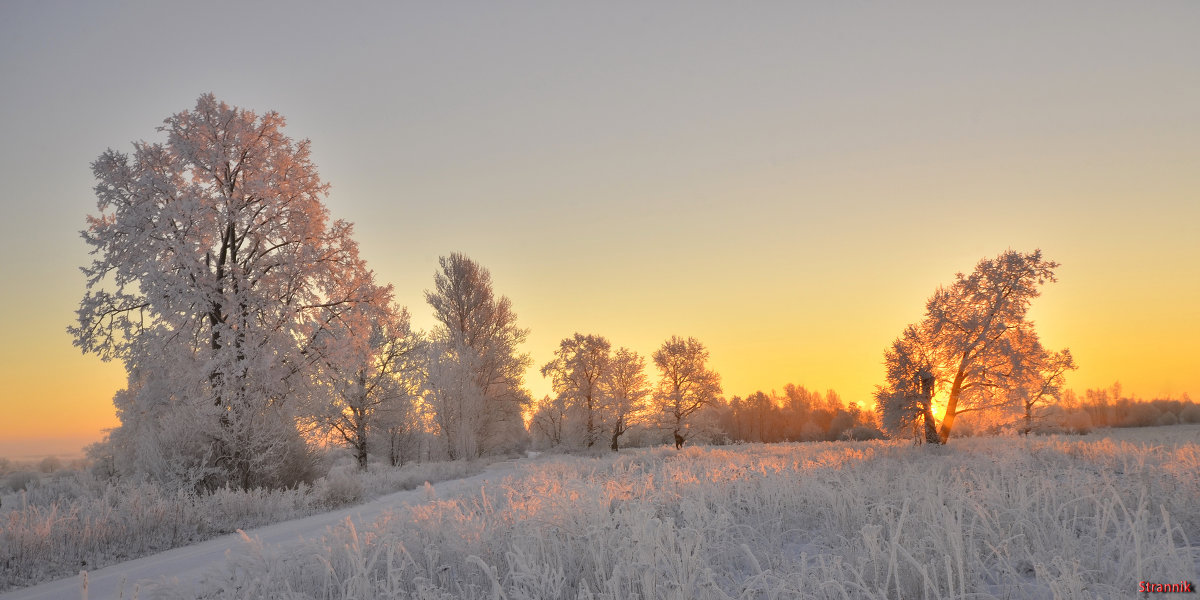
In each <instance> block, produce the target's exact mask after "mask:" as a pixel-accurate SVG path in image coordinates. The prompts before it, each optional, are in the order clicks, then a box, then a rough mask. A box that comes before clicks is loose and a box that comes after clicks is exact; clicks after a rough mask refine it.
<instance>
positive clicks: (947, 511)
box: [156, 428, 1200, 600]
mask: <svg viewBox="0 0 1200 600" xmlns="http://www.w3.org/2000/svg"><path fill="white" fill-rule="evenodd" d="M1192 431H1193V434H1192V437H1191V439H1192V440H1194V439H1195V437H1194V428H1193V429H1192ZM1147 433H1148V434H1149V435H1147V436H1146V437H1147V439H1152V438H1153V432H1151V431H1147ZM518 469H519V470H518V474H517V475H515V476H512V477H510V478H508V479H506V480H505V481H504V482H503V483H502V484H497V485H492V486H487V487H484V488H481V489H480V490H479V491H478V493H477V494H474V495H471V496H469V497H461V498H446V499H439V498H436V489H432V490H431V496H433V497H432V499H431V501H429V502H427V503H425V504H421V505H417V506H413V507H411V508H403V509H398V510H397V511H396V512H394V513H392V514H390V515H389V516H387V517H385V518H383V519H381V520H380V521H378V522H376V523H375V524H374V525H373V526H371V527H370V528H369V529H364V530H356V529H355V528H353V527H352V526H342V527H339V528H336V529H333V530H330V531H329V532H328V533H327V535H325V536H324V537H323V538H322V539H318V540H310V541H308V542H305V543H303V544H301V545H299V546H296V547H287V548H276V547H264V546H263V545H262V544H259V543H257V542H256V541H255V540H253V539H250V538H247V543H246V544H245V546H244V548H243V549H242V550H241V552H238V553H236V554H235V555H231V556H230V557H229V560H228V563H227V564H226V565H224V566H222V567H219V568H217V569H215V570H214V571H212V572H211V573H210V574H209V576H208V577H207V578H206V579H205V580H204V581H203V582H202V585H201V586H200V587H199V588H198V589H196V590H192V589H188V590H174V589H171V588H170V586H167V585H162V586H159V588H158V589H157V590H156V594H158V596H160V597H166V598H172V597H174V598H182V597H193V596H197V597H204V598H222V599H224V598H248V597H254V598H279V599H283V598H287V599H298V598H321V599H341V598H422V599H433V598H439V599H440V598H446V599H448V598H467V599H472V598H479V599H485V598H486V599H498V598H507V599H514V600H515V599H539V600H540V599H554V598H572V599H574V598H612V599H618V598H663V599H675V598H679V599H683V598H689V599H690V598H700V599H728V598H739V599H741V598H744V599H759V598H761V599H775V598H880V599H882V598H934V599H937V598H1117V597H1120V598H1124V597H1130V596H1132V595H1133V594H1134V593H1135V591H1136V589H1137V582H1138V581H1141V580H1148V581H1164V582H1166V581H1178V580H1180V579H1191V580H1192V581H1195V580H1196V579H1197V577H1196V575H1197V562H1198V560H1197V559H1198V552H1200V548H1198V546H1197V545H1196V544H1197V541H1198V540H1200V507H1198V500H1197V499H1198V498H1200V477H1198V476H1200V447H1198V446H1197V444H1196V443H1195V441H1190V442H1189V441H1180V442H1179V443H1178V444H1177V445H1175V446H1169V445H1168V446H1164V445H1157V446H1156V445H1152V444H1151V445H1145V444H1134V443H1130V442H1124V441H1113V440H1098V441H1096V440H1088V439H1080V438H1074V439H1063V438H1054V437H1051V438H1033V439H1014V438H991V439H967V440H959V441H955V442H954V443H952V444H951V445H950V446H949V447H944V448H936V447H913V446H911V445H909V444H908V443H896V442H874V443H854V444H847V443H810V444H781V445H771V446H764V445H747V446H738V447H732V448H688V449H685V450H684V451H682V452H678V453H677V452H675V451H674V450H663V449H653V450H642V451H633V452H629V453H625V452H622V454H621V455H619V456H615V457H602V458H579V457H553V458H547V459H545V460H540V461H533V462H529V463H526V464H523V465H520V466H519V467H518Z"/></svg>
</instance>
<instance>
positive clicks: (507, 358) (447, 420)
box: [425, 253, 530, 459]
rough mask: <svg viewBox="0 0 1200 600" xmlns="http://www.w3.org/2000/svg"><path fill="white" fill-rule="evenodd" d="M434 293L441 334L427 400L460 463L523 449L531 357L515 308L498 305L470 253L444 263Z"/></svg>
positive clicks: (429, 295)
mask: <svg viewBox="0 0 1200 600" xmlns="http://www.w3.org/2000/svg"><path fill="white" fill-rule="evenodd" d="M438 262H439V265H440V266H441V270H440V271H439V272H438V273H436V274H435V275H434V290H432V291H426V292H425V299H426V301H428V302H429V305H430V306H432V307H433V311H434V316H435V317H436V318H437V320H438V323H439V325H438V327H437V328H435V329H434V331H433V343H432V345H431V351H430V365H429V382H428V386H427V400H428V402H429V404H430V406H431V407H432V409H433V411H434V419H435V422H436V423H437V426H438V428H439V429H440V431H441V434H442V436H443V437H444V441H445V443H446V451H447V454H448V455H449V456H450V458H452V459H460V458H473V457H476V456H482V455H486V454H494V453H497V452H503V451H505V450H511V449H515V448H516V447H519V446H520V445H521V444H522V443H524V440H525V438H526V436H527V433H526V431H525V424H524V418H523V416H522V411H523V409H524V407H525V406H527V405H528V404H529V401H530V400H529V394H528V392H526V391H525V390H524V389H522V385H523V378H524V372H525V369H526V368H527V367H528V366H529V363H530V359H529V357H528V355H525V354H521V353H520V352H519V350H518V346H520V345H521V344H522V343H524V342H525V338H526V337H527V336H528V330H526V329H522V328H520V327H518V326H517V315H516V313H515V312H513V309H512V302H511V301H510V300H509V299H508V298H507V297H504V296H500V297H499V298H497V297H496V296H495V295H494V292H493V290H492V277H491V274H490V273H489V272H488V270H487V269H485V268H483V267H482V266H480V265H479V264H478V263H476V262H475V261H473V260H471V259H470V258H467V257H466V256H465V255H463V254H459V253H453V254H451V255H450V256H449V257H445V256H443V257H441V258H439V259H438Z"/></svg>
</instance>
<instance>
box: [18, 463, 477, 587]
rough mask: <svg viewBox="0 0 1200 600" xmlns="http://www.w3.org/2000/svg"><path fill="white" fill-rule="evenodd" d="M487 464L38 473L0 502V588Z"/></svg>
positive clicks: (312, 511) (457, 475)
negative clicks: (203, 487) (291, 478)
mask: <svg viewBox="0 0 1200 600" xmlns="http://www.w3.org/2000/svg"><path fill="white" fill-rule="evenodd" d="M486 466H487V463H486V462H454V463H423V464H412V465H407V466H405V467H402V468H397V469H391V468H380V469H377V470H372V471H370V472H368V473H366V474H360V473H358V472H357V471H356V470H354V469H353V468H340V467H335V468H334V469H333V470H332V471H331V472H330V473H329V474H328V475H327V476H325V477H323V478H321V479H318V480H317V481H316V482H314V484H313V485H311V486H309V485H301V486H299V487H297V488H293V489H285V490H265V489H254V490H234V489H228V488H222V489H217V490H214V491H212V492H210V493H205V494H195V493H189V492H184V491H171V490H165V489H163V488H162V487H160V486H157V485H153V484H149V483H131V482H123V483H111V482H109V483H99V482H95V481H88V479H87V475H86V474H84V473H78V474H74V475H72V476H69V477H68V476H59V477H53V478H47V479H44V480H43V482H41V483H40V484H39V485H36V486H33V488H32V489H31V490H30V491H28V492H24V493H23V494H22V495H21V496H19V499H18V502H17V504H16V505H14V503H13V502H12V500H11V499H10V500H8V501H6V502H5V504H4V507H3V509H0V591H5V590H6V589H11V588H13V587H23V586H28V585H33V584H36V583H40V582H43V581H48V580H51V579H55V578H58V577H65V576H69V575H74V574H78V573H79V572H80V571H81V570H95V569H97V568H100V567H103V566H107V565H110V564H114V563H118V562H121V561H124V560H129V559H133V558H138V557H141V556H145V555H148V554H153V553H156V552H161V551H164V550H169V549H171V548H176V547H179V546H185V545H188V544H191V543H195V542H199V541H202V540H206V539H209V538H212V537H216V536H218V535H222V534H226V533H232V532H234V531H236V530H238V529H249V528H251V527H257V526H260V525H267V524H270V523H276V522H279V521H285V520H288V519H293V518H297V517H301V516H305V515H311V514H315V513H320V512H324V511H327V510H329V509H332V508H336V507H340V506H346V505H349V504H353V503H356V502H358V501H360V500H365V499H368V498H373V497H376V496H381V495H383V494H386V493H389V492H394V491H397V490H405V489H413V488H416V487H418V486H420V485H422V484H423V483H425V482H426V481H435V482H436V481H444V480H447V479H456V478H460V477H466V476H468V475H472V474H475V473H479V472H482V471H483V469H484V468H485V467H486Z"/></svg>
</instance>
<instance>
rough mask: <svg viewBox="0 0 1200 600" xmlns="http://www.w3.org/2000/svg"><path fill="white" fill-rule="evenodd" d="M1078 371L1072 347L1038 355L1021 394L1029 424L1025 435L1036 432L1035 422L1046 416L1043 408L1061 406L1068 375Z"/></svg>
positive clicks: (1022, 404)
mask: <svg viewBox="0 0 1200 600" xmlns="http://www.w3.org/2000/svg"><path fill="white" fill-rule="evenodd" d="M1077 368H1078V367H1077V366H1076V365H1075V359H1074V357H1072V356H1071V350H1070V349H1069V348H1063V349H1062V350H1061V351H1059V352H1046V351H1044V350H1043V351H1041V352H1040V353H1039V354H1038V356H1037V362H1036V364H1035V365H1034V367H1033V368H1032V369H1030V370H1029V374H1030V376H1029V378H1028V380H1027V381H1025V382H1023V385H1022V386H1021V388H1020V390H1019V392H1018V397H1019V398H1020V401H1021V409H1022V413H1023V417H1024V421H1025V422H1024V426H1023V427H1022V429H1021V433H1024V434H1025V435H1029V433H1030V432H1031V431H1033V422H1034V421H1035V420H1038V419H1041V418H1042V417H1043V416H1045V415H1044V414H1043V413H1044V410H1043V409H1045V408H1046V407H1048V406H1051V405H1053V404H1056V403H1058V401H1059V397H1060V396H1061V395H1062V393H1063V385H1064V384H1065V383H1066V380H1067V372H1069V371H1074V370H1075V369H1077Z"/></svg>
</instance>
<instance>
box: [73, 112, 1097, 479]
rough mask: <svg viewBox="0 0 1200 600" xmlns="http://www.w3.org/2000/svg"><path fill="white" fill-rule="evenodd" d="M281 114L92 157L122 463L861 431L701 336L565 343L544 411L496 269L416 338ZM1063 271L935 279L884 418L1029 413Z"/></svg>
mask: <svg viewBox="0 0 1200 600" xmlns="http://www.w3.org/2000/svg"><path fill="white" fill-rule="evenodd" d="M283 127H284V119H283V117H282V116H280V115H278V114H277V113H274V112H268V113H266V114H263V115H258V114H255V113H254V112H252V111H248V110H243V109H239V108H237V107H232V106H229V105H227V104H225V103H223V102H219V101H218V100H216V99H215V98H214V97H213V96H212V95H204V96H201V97H200V98H199V100H198V101H197V102H196V106H195V108H194V109H193V110H190V111H184V112H181V113H178V114H176V115H173V116H171V117H169V118H167V119H166V120H165V121H164V122H163V125H162V126H160V127H159V128H158V129H159V131H160V132H162V133H164V134H165V135H166V141H165V142H159V143H149V142H137V143H135V144H134V148H133V152H132V153H123V152H118V151H116V150H111V149H110V150H108V151H106V152H104V153H103V154H102V155H101V156H100V157H99V158H98V159H97V160H96V161H95V162H94V163H93V164H92V169H93V173H94V175H95V177H96V181H97V184H96V186H95V193H96V198H97V207H98V210H99V213H98V214H97V215H95V216H90V217H88V221H87V223H88V226H87V229H86V230H84V231H83V232H82V235H83V238H84V240H85V241H86V242H87V244H88V245H89V246H90V247H91V254H92V256H93V257H94V258H93V260H92V262H91V263H90V264H89V265H88V266H86V267H84V268H83V269H82V270H83V272H84V274H85V276H86V278H87V292H86V294H85V295H84V298H83V300H82V301H81V303H80V308H79V310H78V320H77V323H76V325H74V326H72V327H70V328H69V331H70V333H71V334H72V336H73V337H74V339H75V343H76V344H77V345H78V346H79V347H80V348H81V349H82V350H83V351H84V352H91V353H95V354H98V355H99V356H100V357H102V358H103V359H104V360H118V361H121V362H122V363H123V364H124V366H125V368H126V371H127V374H128V384H127V386H126V387H125V388H124V389H123V390H121V391H119V392H118V393H117V394H116V396H115V397H114V404H115V405H116V408H117V414H118V417H119V419H120V426H119V427H117V428H116V429H114V430H113V431H112V432H111V433H110V435H109V437H108V439H107V441H106V442H105V443H104V444H102V445H101V447H100V449H99V450H98V452H99V453H100V454H101V455H102V456H103V458H104V459H105V460H107V461H109V462H110V463H111V465H112V468H113V470H115V471H117V472H122V473H129V474H138V475H146V476H149V477H152V478H154V479H157V480H160V481H165V482H169V483H171V484H173V485H177V486H180V487H193V488H201V489H202V488H212V487H216V486H222V485H232V486H236V487H242V488H249V487H255V486H283V485H290V484H292V483H295V482H297V481H303V480H306V479H311V478H312V477H314V476H315V475H316V471H317V469H318V465H319V462H320V461H319V454H320V447H321V442H322V441H330V440H332V441H335V442H338V443H340V444H344V445H345V446H347V447H349V448H350V449H351V451H352V453H353V454H354V456H355V459H356V460H357V462H358V464H359V466H360V467H363V468H365V467H366V465H367V463H368V460H369V459H370V456H371V455H372V454H375V455H379V456H386V458H387V460H389V461H390V462H391V463H393V464H397V463H400V462H404V461H407V460H411V459H414V458H449V459H463V458H471V457H477V456H482V455H488V454H499V453H506V452H511V451H515V450H518V449H521V448H525V447H527V446H528V445H529V444H530V441H531V440H530V438H531V432H532V437H534V438H536V440H537V442H538V443H542V444H545V445H548V446H574V447H585V448H586V447H595V446H598V445H599V446H607V447H609V448H612V449H614V450H615V449H617V448H619V447H620V446H621V445H622V444H623V443H625V442H623V436H627V435H628V434H629V432H632V431H639V432H641V434H642V436H641V437H642V441H647V440H650V441H668V442H670V441H674V443H675V444H676V445H677V446H681V445H682V444H683V443H685V442H686V441H687V440H688V439H690V438H694V437H697V436H699V437H707V438H708V439H714V440H719V439H726V440H747V441H776V440H803V439H820V438H822V437H826V439H827V438H828V436H829V435H831V433H832V434H833V435H837V436H840V435H841V434H843V433H847V432H851V433H852V430H859V431H861V430H864V429H871V426H872V425H873V419H872V415H871V414H870V413H865V412H864V411H861V410H858V409H857V408H855V407H842V406H841V403H840V401H835V397H834V395H827V396H826V398H825V399H824V400H820V399H819V398H817V399H814V398H811V397H808V396H807V395H806V394H807V392H804V393H803V394H802V393H800V392H799V391H797V390H796V389H790V390H787V396H786V398H776V397H774V396H771V397H768V396H766V395H765V394H763V393H761V392H758V393H756V394H753V395H751V396H748V397H747V398H744V399H743V398H738V397H734V398H733V399H732V400H730V401H728V402H727V401H725V400H723V399H721V398H720V394H721V385H720V378H719V376H718V375H717V374H716V373H715V372H713V371H712V370H711V369H710V368H709V367H708V365H707V361H708V352H707V350H706V349H705V348H704V346H703V344H701V343H700V342H699V341H697V340H696V339H694V338H680V337H672V338H671V339H669V340H667V341H666V342H664V343H663V345H662V346H661V347H660V348H659V349H658V350H656V351H655V352H654V353H653V354H652V355H651V356H650V357H649V358H650V360H651V361H652V363H653V366H654V368H655V370H656V371H657V375H658V377H657V380H656V383H654V384H653V385H651V383H650V380H649V378H648V375H647V373H646V371H647V364H646V359H645V358H644V357H642V356H640V355H638V354H637V353H636V352H633V351H632V350H630V349H628V348H624V347H620V348H616V349H614V348H613V347H612V344H611V343H610V342H609V341H608V340H607V339H606V338H604V337H602V336H599V335H584V334H575V335H573V336H571V337H568V338H566V339H564V340H562V342H561V344H560V346H559V348H558V350H557V351H556V352H555V355H554V359H553V360H551V361H550V362H548V363H546V364H545V365H543V366H542V367H541V372H542V374H543V375H544V376H546V377H548V378H549V379H550V380H551V381H552V383H553V389H554V394H553V395H552V396H547V397H545V398H543V399H541V400H540V401H538V402H536V403H535V402H533V401H532V399H531V398H530V397H529V394H528V393H527V392H526V391H525V389H524V386H523V381H522V378H523V375H524V373H525V371H526V370H527V368H528V367H529V366H531V363H530V359H529V357H528V355H526V354H523V353H521V351H520V347H521V344H522V343H523V342H524V341H525V339H526V337H527V333H528V332H527V330H525V329H522V328H521V327H519V326H518V325H517V320H516V314H515V312H514V311H513V308H512V304H511V302H510V301H509V300H508V298H506V297H503V296H497V295H496V294H495V293H494V290H493V286H492V282H491V278H490V275H489V273H488V271H487V270H486V269H484V268H482V267H481V266H480V265H479V264H477V263H475V262H474V261H472V260H471V259H469V258H467V257H466V256H463V255H461V254H451V255H450V256H448V257H443V258H441V259H440V263H439V269H438V271H437V273H436V274H435V276H434V286H433V289H431V290H428V291H427V292H426V300H427V302H428V303H429V305H430V307H431V308H432V310H433V313H434V315H435V317H436V321H437V325H436V326H435V327H434V329H433V330H432V331H429V332H414V331H413V330H412V327H411V324H410V321H409V315H408V312H407V310H406V309H404V308H402V307H399V306H397V305H396V304H395V302H394V299H393V289H392V286H391V285H384V284H381V283H379V282H377V281H376V280H375V275H374V273H373V272H372V271H371V270H370V269H369V268H367V265H366V262H365V261H364V260H363V259H362V258H361V257H360V256H359V251H358V246H357V244H356V242H355V241H354V238H353V235H352V234H353V228H352V226H351V225H350V224H349V223H347V222H344V221H338V220H333V219H331V218H330V215H329V212H328V209H327V208H326V207H325V204H324V198H325V197H326V196H327V195H328V189H329V187H328V185H327V184H325V183H323V182H322V181H321V180H320V178H319V177H318V175H317V171H316V168H315V166H314V165H313V164H312V162H311V160H310V150H309V143H308V141H307V140H303V141H295V140H293V139H291V138H289V137H288V136H286V135H284V133H283ZM1056 266H1057V265H1056V264H1055V263H1052V262H1049V261H1046V260H1044V259H1043V258H1042V257H1041V254H1040V252H1035V253H1032V254H1020V253H1016V252H1011V251H1010V252H1008V253H1005V254H1003V255H1001V256H1000V257H998V258H997V259H994V260H988V261H983V262H981V263H980V265H979V266H978V267H977V268H976V271H975V273H973V274H972V275H970V276H963V275H959V277H958V281H956V282H955V283H954V285H952V286H950V287H948V288H944V289H939V290H938V291H937V293H936V294H935V295H934V296H933V298H931V299H930V301H929V303H928V305H927V311H926V313H927V314H926V318H925V319H924V320H923V321H921V322H920V323H917V324H914V325H913V326H910V327H909V328H907V329H906V330H905V331H904V333H903V334H902V336H901V337H900V338H898V339H897V340H896V342H895V343H894V344H893V347H892V348H891V349H889V350H888V352H887V353H886V356H885V358H886V364H887V367H888V381H887V384H886V385H885V386H882V387H881V388H880V389H879V391H878V393H877V395H876V400H877V403H878V406H879V412H880V415H881V416H882V425H883V427H884V428H886V429H889V430H891V431H892V432H899V433H902V432H904V431H910V430H911V431H921V432H923V435H924V437H926V438H927V439H928V440H930V441H937V442H943V441H945V440H946V439H947V438H948V437H949V435H950V430H951V427H952V424H953V421H954V418H955V417H956V415H960V414H962V413H966V412H970V411H985V410H992V409H995V408H997V407H1001V406H1003V407H1008V408H1011V407H1014V406H1016V405H1017V404H1022V406H1023V407H1024V410H1025V416H1026V422H1027V424H1028V423H1031V422H1032V419H1033V418H1034V417H1033V413H1034V412H1035V410H1034V409H1036V408H1037V407H1039V406H1043V405H1045V404H1047V403H1050V402H1052V401H1053V400H1054V399H1056V398H1057V396H1058V394H1059V390H1060V389H1061V387H1062V378H1063V376H1064V374H1065V373H1066V372H1067V371H1068V370H1070V369H1072V368H1074V363H1073V361H1072V359H1071V356H1070V353H1069V352H1068V351H1066V350H1064V351H1061V352H1058V353H1054V352H1050V351H1048V350H1046V349H1044V348H1043V347H1042V346H1041V344H1040V342H1039V340H1038V338H1037V336H1036V334H1035V332H1034V330H1033V326H1032V323H1031V322H1029V321H1027V320H1026V319H1025V312H1026V310H1027V308H1028V306H1029V302H1030V300H1031V299H1032V298H1033V297H1035V296H1037V294H1038V288H1039V287H1040V285H1041V284H1042V283H1043V282H1045V281H1047V280H1051V281H1052V280H1053V270H1054V268H1055V267H1056ZM939 393H942V394H945V395H947V396H948V402H947V404H948V408H947V409H946V411H945V412H944V414H943V416H942V419H941V422H940V426H941V429H940V431H939V430H938V429H937V427H936V425H937V424H938V423H937V420H936V417H935V415H933V412H932V399H933V398H934V397H935V395H937V394H939ZM1018 401H1019V402H1018ZM527 415H528V416H529V417H530V420H529V423H528V425H527V423H526V416H527ZM646 432H650V433H649V434H647V433H646ZM647 435H649V438H647ZM655 436H657V437H655ZM851 437H854V436H853V435H851Z"/></svg>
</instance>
